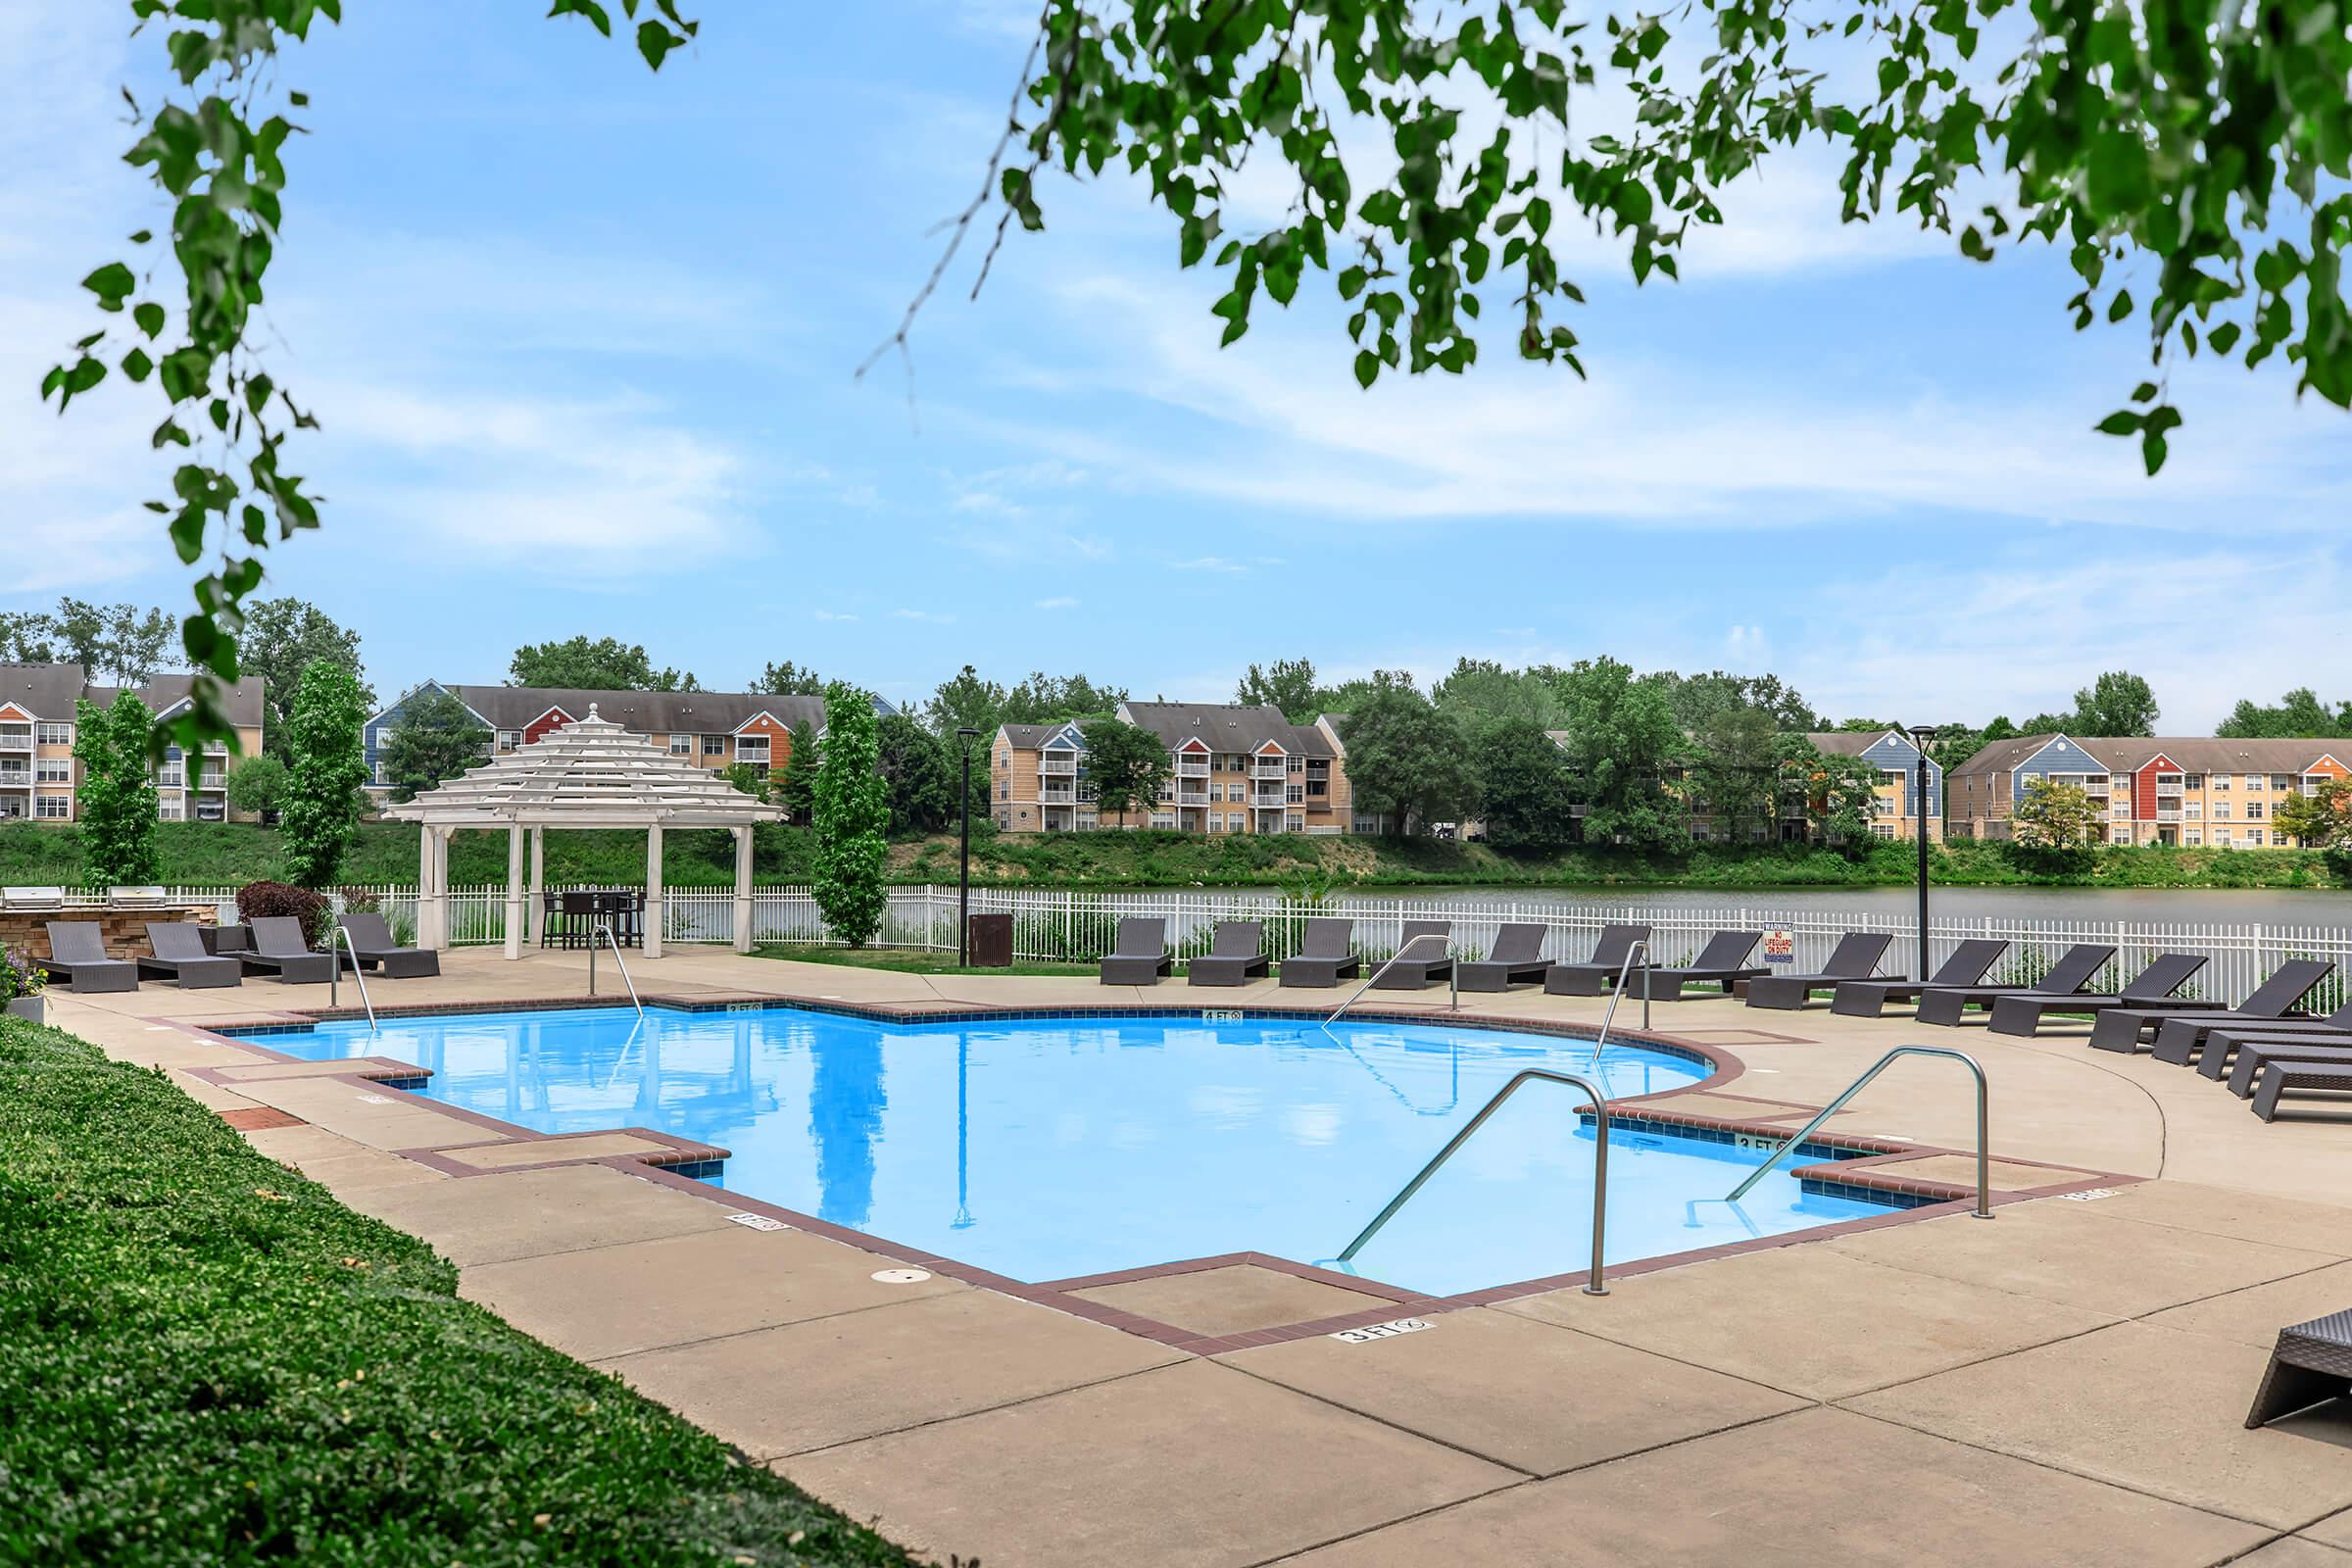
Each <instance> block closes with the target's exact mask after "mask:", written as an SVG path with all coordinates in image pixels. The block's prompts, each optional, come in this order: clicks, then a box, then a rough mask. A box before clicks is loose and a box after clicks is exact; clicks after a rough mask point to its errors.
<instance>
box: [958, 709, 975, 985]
mask: <svg viewBox="0 0 2352 1568" xmlns="http://www.w3.org/2000/svg"><path fill="white" fill-rule="evenodd" d="M979 733H980V732H979V731H978V730H976V729H974V728H973V727H972V726H971V725H969V724H959V725H957V726H956V736H957V738H958V739H960V740H961V741H962V742H963V801H962V805H961V808H960V809H958V810H957V812H956V968H958V969H968V968H970V967H971V966H972V739H973V737H974V736H976V735H978V734H979Z"/></svg>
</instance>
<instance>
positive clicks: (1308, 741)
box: [989, 702, 1349, 834]
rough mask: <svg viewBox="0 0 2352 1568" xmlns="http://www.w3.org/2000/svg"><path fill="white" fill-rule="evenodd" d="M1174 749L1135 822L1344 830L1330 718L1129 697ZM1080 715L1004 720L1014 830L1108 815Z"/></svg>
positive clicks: (1008, 824)
mask: <svg viewBox="0 0 2352 1568" xmlns="http://www.w3.org/2000/svg"><path fill="white" fill-rule="evenodd" d="M1116 716H1117V717H1119V718H1120V719H1123V720H1124V721H1126V722H1127V723H1130V724H1135V725H1138V726H1140V727H1142V728H1144V729H1147V730H1150V731H1151V732H1152V734H1154V735H1156V736H1158V737H1159V739H1160V741H1161V742H1162V743H1163V744H1164V745H1166V747H1167V749H1168V783H1167V786H1166V787H1165V788H1164V789H1162V790H1161V791H1160V795H1159V799H1158V800H1157V801H1155V802H1153V803H1152V809H1151V810H1150V811H1149V812H1147V813H1143V814H1140V815H1139V814H1136V813H1130V814H1129V816H1128V819H1127V820H1128V825H1129V826H1131V827H1147V826H1148V827H1154V828H1162V829H1167V830H1170V831H1175V832H1184V833H1315V834H1328V833H1346V832H1348V828H1349V815H1348V778H1347V762H1346V757H1345V753H1344V751H1343V749H1342V748H1341V746H1340V744H1339V738H1338V736H1337V735H1336V734H1335V733H1334V732H1333V731H1332V729H1331V728H1330V726H1329V725H1327V724H1324V723H1322V722H1320V721H1318V722H1317V723H1314V724H1294V723H1292V722H1291V721H1290V720H1289V719H1287V718H1285V717H1284V716H1283V714H1282V711H1281V710H1279V709H1274V708H1248V707H1243V706H1241V705H1239V704H1232V703H1134V702H1130V703H1123V704H1121V705H1120V706H1119V710H1118V713H1117V715H1116ZM1096 797H1097V791H1096V788H1095V786H1094V784H1093V783H1091V782H1090V781H1089V780H1088V778H1087V774H1086V736H1085V734H1084V732H1083V730H1082V728H1081V726H1080V725H1079V724H1077V723H1076V722H1074V721H1072V722H1065V723H1060V724H1005V725H1001V726H999V728H998V730H997V733H996V735H995V737H994V739H993V740H992V742H991V744H990V755H989V799H990V807H991V811H992V813H993V814H994V815H995V817H996V822H997V826H998V828H999V829H1000V830H1002V831H1004V832H1006V833H1066V832H1087V831H1091V830H1093V829H1095V828H1099V827H1106V826H1107V827H1115V826H1117V825H1118V823H1117V819H1116V818H1115V817H1114V818H1112V819H1111V820H1110V821H1109V822H1104V821H1103V819H1102V816H1101V813H1100V811H1099V810H1098V809H1097V805H1096Z"/></svg>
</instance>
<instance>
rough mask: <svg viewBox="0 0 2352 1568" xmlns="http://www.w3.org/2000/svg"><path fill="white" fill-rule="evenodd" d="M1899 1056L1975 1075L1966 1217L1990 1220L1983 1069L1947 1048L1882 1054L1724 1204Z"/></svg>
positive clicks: (1735, 1198)
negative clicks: (1946, 1063)
mask: <svg viewBox="0 0 2352 1568" xmlns="http://www.w3.org/2000/svg"><path fill="white" fill-rule="evenodd" d="M1902 1056H1948V1057H1950V1058H1951V1059H1952V1060H1954V1061H1956V1062H1959V1063H1960V1064H1961V1065H1963V1066H1965V1067H1966V1068H1967V1069H1968V1070H1969V1071H1970V1072H1972V1073H1974V1074H1975V1075H1976V1079H1977V1207H1976V1211H1975V1212H1974V1213H1973V1214H1972V1215H1971V1216H1970V1217H1971V1218H1972V1219H1990V1218H1992V1217H1993V1215H1992V1189H1991V1185H1990V1183H1989V1181H1988V1180H1987V1176H1988V1170H1987V1163H1986V1161H1987V1158H1988V1156H1987V1154H1986V1149H1987V1139H1986V1135H1985V1127H1986V1123H1987V1115H1986V1103H1987V1102H1988V1100H1989V1099H1990V1095H1989V1093H1988V1091H1987V1090H1986V1088H1985V1069H1984V1067H1983V1066H1981V1065H1980V1064H1979V1063H1978V1061H1977V1058H1976V1057H1974V1056H1972V1055H1970V1054H1968V1053H1967V1052H1965V1051H1954V1050H1952V1049H1951V1048H1950V1047H1949V1046H1897V1047H1895V1048H1894V1049H1893V1050H1892V1051H1889V1052H1888V1053H1887V1054H1885V1055H1884V1056H1881V1057H1880V1058H1879V1059H1878V1060H1877V1061H1876V1062H1873V1063H1872V1064H1871V1066H1870V1068H1869V1070H1868V1071H1866V1072H1864V1073H1863V1074H1862V1076H1861V1077H1859V1078H1856V1079H1855V1080H1854V1081H1853V1082H1852V1083H1850V1084H1847V1085H1846V1086H1845V1088H1844V1089H1842V1090H1840V1091H1839V1092H1838V1098H1837V1099H1835V1100H1833V1101H1831V1102H1830V1103H1828V1104H1826V1105H1824V1106H1822V1107H1821V1113H1820V1114H1819V1115H1817V1116H1815V1117H1814V1118H1813V1119H1812V1120H1811V1121H1809V1122H1807V1123H1805V1124H1804V1125H1803V1126H1802V1127H1799V1128H1798V1129H1797V1130H1796V1133H1795V1135H1794V1136H1793V1137H1791V1138H1790V1139H1789V1141H1788V1142H1787V1143H1785V1144H1783V1145H1781V1147H1780V1148H1778V1149H1776V1150H1774V1151H1773V1152H1772V1157H1771V1158H1769V1159H1767V1160H1765V1161H1764V1163H1763V1164H1761V1165H1758V1166H1757V1167H1756V1168H1755V1169H1754V1170H1752V1171H1750V1172H1748V1176H1747V1180H1745V1181H1743V1182H1741V1183H1740V1185H1739V1186H1737V1187H1735V1188H1733V1189H1732V1190H1731V1193H1730V1194H1729V1196H1728V1197H1727V1198H1726V1199H1725V1201H1726V1202H1735V1203H1736V1202H1738V1201H1740V1199H1742V1198H1745V1197H1746V1196H1747V1191H1748V1189H1749V1188H1751V1187H1753V1186H1755V1185H1756V1183H1758V1182H1760V1181H1762V1180H1763V1179H1764V1173H1765V1172H1766V1171H1768V1170H1770V1169H1772V1167H1773V1166H1775V1165H1778V1164H1779V1163H1780V1162H1781V1159H1782V1157H1783V1156H1784V1155H1786V1154H1788V1153H1789V1152H1790V1151H1791V1150H1794V1149H1797V1148H1799V1147H1801V1146H1802V1145H1803V1144H1804V1141H1805V1140H1806V1139H1808V1138H1810V1137H1812V1136H1813V1134H1814V1133H1815V1132H1816V1131H1818V1130H1819V1129H1820V1127H1821V1124H1822V1123H1823V1122H1825V1121H1828V1120H1829V1119H1830V1118H1831V1117H1832V1116H1835V1115H1836V1114H1838V1111H1840V1110H1842V1109H1844V1108H1845V1103H1846V1102H1847V1101H1849V1100H1851V1099H1853V1098H1854V1097H1855V1096H1856V1095H1858V1094H1860V1093H1861V1092H1862V1091H1863V1090H1864V1089H1866V1088H1868V1087H1869V1085H1870V1081H1871V1080H1872V1079H1873V1078H1876V1077H1877V1076H1878V1075H1879V1074H1881V1073H1883V1072H1885V1071H1886V1070H1887V1068H1888V1067H1890V1066H1892V1065H1893V1064H1894V1062H1895V1060H1896V1059H1897V1058H1898V1057H1902Z"/></svg>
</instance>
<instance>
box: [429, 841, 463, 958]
mask: <svg viewBox="0 0 2352 1568" xmlns="http://www.w3.org/2000/svg"><path fill="white" fill-rule="evenodd" d="M457 836H458V830H457V829H456V828H454V827H445V828H437V829H435V830H434V833H433V893H434V897H435V898H436V899H438V900H439V902H440V906H441V913H440V916H439V921H438V923H439V925H440V927H441V949H442V951H443V952H447V951H448V950H449V945H450V937H449V926H450V907H449V841H450V840H451V839H454V838H456V837H457Z"/></svg>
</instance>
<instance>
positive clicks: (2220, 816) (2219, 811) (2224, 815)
mask: <svg viewBox="0 0 2352 1568" xmlns="http://www.w3.org/2000/svg"><path fill="white" fill-rule="evenodd" d="M2213 815H2214V820H2216V821H2220V822H2227V821H2228V820H2229V802H2228V801H2216V802H2214V803H2213ZM2213 837H2214V842H2215V843H2217V844H2218V843H2221V842H2222V841H2224V840H2226V839H2228V838H2229V834H2227V833H2216V834H2215V835H2214V836H2213Z"/></svg>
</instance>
